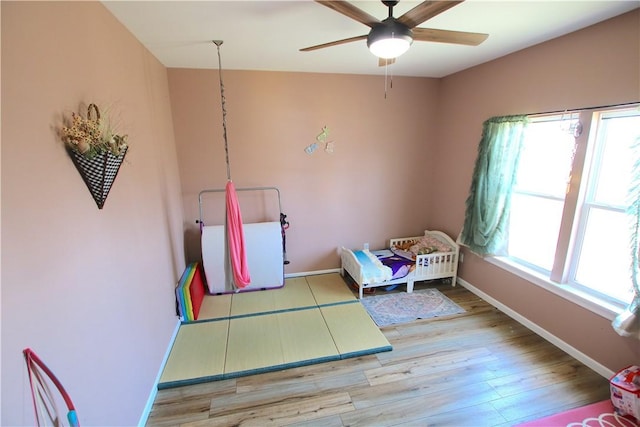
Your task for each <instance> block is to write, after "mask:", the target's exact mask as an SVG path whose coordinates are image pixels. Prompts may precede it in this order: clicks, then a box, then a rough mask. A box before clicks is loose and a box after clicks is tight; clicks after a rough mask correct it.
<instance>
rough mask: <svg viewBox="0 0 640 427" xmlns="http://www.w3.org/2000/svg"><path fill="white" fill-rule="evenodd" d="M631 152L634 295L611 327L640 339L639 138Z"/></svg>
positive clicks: (622, 333) (624, 334)
mask: <svg viewBox="0 0 640 427" xmlns="http://www.w3.org/2000/svg"><path fill="white" fill-rule="evenodd" d="M632 152H633V153H634V156H635V159H634V160H635V161H634V166H633V173H632V175H631V176H632V177H633V178H632V179H631V188H630V191H629V194H630V197H631V203H630V205H629V209H628V210H627V212H628V213H629V216H630V218H631V245H630V249H631V283H632V284H633V292H634V297H633V299H632V300H631V304H629V307H627V308H626V309H625V310H624V311H623V312H622V313H620V314H619V315H618V316H616V318H615V319H614V320H613V329H615V330H616V332H617V333H618V334H620V335H622V336H623V337H634V338H636V339H639V340H640V285H639V284H638V282H639V281H640V271H639V270H640V260H639V256H640V254H638V251H640V236H639V234H640V138H638V139H636V142H635V146H634V147H633V150H632Z"/></svg>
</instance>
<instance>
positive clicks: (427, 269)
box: [340, 230, 460, 299]
mask: <svg viewBox="0 0 640 427" xmlns="http://www.w3.org/2000/svg"><path fill="white" fill-rule="evenodd" d="M424 235H425V236H427V235H429V236H433V237H435V238H437V239H439V240H440V241H442V242H444V243H446V244H448V245H449V246H451V247H452V248H453V251H452V252H434V253H431V254H425V255H418V256H417V257H416V266H415V269H414V270H413V271H412V272H411V273H409V274H408V275H406V276H404V277H401V278H399V279H392V280H385V281H382V282H372V283H367V280H366V279H365V278H364V277H363V273H362V264H360V262H359V261H358V259H357V258H356V256H355V254H354V253H353V251H352V250H350V249H347V248H344V247H343V248H341V249H342V250H341V252H340V258H341V261H342V266H341V268H340V274H342V276H343V277H344V275H345V272H346V273H349V276H351V278H352V279H353V280H354V281H355V282H356V284H357V285H358V291H359V296H360V299H362V297H363V296H364V295H363V291H364V290H365V289H368V288H375V287H378V286H390V285H396V284H404V283H406V284H407V293H411V292H413V284H414V282H419V281H423V280H434V279H444V278H449V277H450V278H451V284H452V285H453V286H455V285H456V277H457V275H458V256H459V254H460V247H459V246H458V244H457V243H456V242H455V241H453V240H452V239H451V238H450V237H449V236H447V235H446V234H445V233H443V232H441V231H429V230H425V231H424ZM421 237H422V236H418V237H401V238H396V239H391V240H390V241H389V247H393V246H397V245H400V244H404V243H407V242H415V241H417V240H419V239H420V238H421Z"/></svg>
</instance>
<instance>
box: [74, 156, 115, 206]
mask: <svg viewBox="0 0 640 427" xmlns="http://www.w3.org/2000/svg"><path fill="white" fill-rule="evenodd" d="M67 151H68V152H69V155H70V156H71V160H73V164H74V165H76V169H78V172H80V176H82V179H83V180H84V183H85V184H86V185H87V188H88V189H89V192H91V195H92V196H93V199H94V200H95V201H96V204H97V205H98V209H102V207H103V206H104V202H105V201H106V200H107V196H108V195H109V191H110V190H111V186H112V185H113V181H115V179H116V175H118V171H119V170H120V165H122V161H123V160H124V156H125V155H126V154H127V148H125V149H124V150H123V151H122V152H121V153H120V155H119V156H116V155H114V154H112V153H110V152H104V153H101V154H98V155H96V156H95V157H93V158H91V159H88V158H86V157H84V156H83V155H82V154H79V153H77V152H76V151H74V150H72V149H67Z"/></svg>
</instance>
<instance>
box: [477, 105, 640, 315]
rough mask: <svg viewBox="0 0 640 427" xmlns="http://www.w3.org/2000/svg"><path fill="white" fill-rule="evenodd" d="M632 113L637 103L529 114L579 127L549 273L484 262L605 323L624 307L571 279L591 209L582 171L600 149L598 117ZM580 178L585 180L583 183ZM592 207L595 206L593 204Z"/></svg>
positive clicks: (503, 260) (514, 263)
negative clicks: (569, 120) (567, 118)
mask: <svg viewBox="0 0 640 427" xmlns="http://www.w3.org/2000/svg"><path fill="white" fill-rule="evenodd" d="M634 109H635V110H638V109H640V103H634V104H627V105H619V106H610V107H599V108H593V109H583V110H579V111H572V112H564V113H562V112H557V113H548V114H531V115H530V116H529V117H530V118H531V120H532V121H533V120H544V119H545V117H549V116H558V115H560V114H573V115H575V114H578V120H579V122H580V123H581V127H580V129H579V132H577V133H576V135H575V153H574V157H573V163H572V168H571V175H570V177H569V180H568V184H567V192H566V195H565V199H564V209H563V213H562V217H561V221H560V231H559V236H558V239H557V246H556V251H555V257H554V262H553V266H552V270H551V271H550V272H547V271H546V270H545V269H544V268H541V267H537V266H534V265H532V264H531V263H528V262H527V261H525V260H521V259H518V258H515V257H510V256H508V255H507V256H489V257H487V258H486V260H487V261H488V262H490V263H492V264H494V265H497V266H499V267H501V268H503V269H505V270H507V271H510V272H511V273H514V274H516V275H517V276H519V277H522V278H524V279H526V280H527V281H529V282H532V283H534V284H536V285H538V286H541V287H543V288H545V289H547V290H549V291H551V292H553V293H555V294H557V295H559V296H561V297H563V298H565V299H567V300H569V301H572V302H574V303H576V304H578V305H580V306H582V307H584V308H586V309H589V310H590V311H592V312H594V313H596V314H599V315H600V316H602V317H605V318H607V319H609V320H613V319H614V318H615V316H616V315H617V314H618V313H619V312H620V311H622V310H623V309H624V308H625V307H626V306H627V304H625V303H624V302H622V301H618V300H616V299H614V298H612V297H608V296H606V295H604V294H601V293H599V292H597V291H595V290H592V289H591V288H588V287H586V286H584V285H581V284H579V283H577V282H576V281H575V280H574V278H575V274H576V270H577V260H578V254H576V253H574V251H576V250H577V248H579V246H578V243H580V244H581V242H582V239H584V235H585V234H584V233H585V229H586V218H587V217H586V215H588V211H589V210H590V209H591V208H592V207H589V209H585V208H584V207H585V200H586V198H587V191H593V190H590V183H591V181H593V178H592V177H590V176H589V175H588V173H587V172H586V171H588V169H589V168H590V165H591V164H592V161H593V158H594V156H596V155H597V153H595V150H596V148H598V147H599V146H600V144H598V143H597V142H596V137H597V136H598V125H599V123H600V120H601V117H602V116H603V115H608V114H609V113H614V114H615V113H624V111H625V110H627V111H632V110H634ZM585 173H587V175H586V176H585ZM583 177H585V178H589V179H583ZM520 193H523V194H526V192H522V191H521V192H520ZM531 196H533V197H537V196H542V197H545V198H548V197H547V196H546V195H538V194H531ZM554 200H555V199H554ZM558 200H561V199H558ZM593 205H594V206H599V205H598V204H597V203H596V204H593ZM605 208H607V210H611V208H612V207H611V206H606V207H605ZM618 210H619V209H618Z"/></svg>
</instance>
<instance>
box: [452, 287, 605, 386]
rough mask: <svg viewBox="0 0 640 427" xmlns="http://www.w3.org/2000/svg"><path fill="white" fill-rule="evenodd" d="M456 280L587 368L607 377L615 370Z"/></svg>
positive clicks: (476, 289)
mask: <svg viewBox="0 0 640 427" xmlns="http://www.w3.org/2000/svg"><path fill="white" fill-rule="evenodd" d="M457 282H458V283H460V284H461V285H462V286H463V287H465V288H466V289H468V290H469V291H471V292H473V293H474V294H476V295H477V296H479V297H480V298H482V299H483V300H485V301H486V302H488V303H489V304H491V305H492V306H494V307H496V308H497V309H499V310H500V311H502V312H503V313H504V314H506V315H507V316H509V317H511V318H512V319H514V320H515V321H516V322H518V323H520V324H521V325H524V326H525V327H527V328H529V329H531V330H532V331H533V332H535V333H536V334H538V335H540V336H541V337H542V338H544V339H546V340H547V341H549V342H550V343H551V344H553V345H555V346H556V347H558V348H559V349H561V350H563V351H564V352H566V353H567V354H569V355H571V356H572V357H574V358H575V359H577V360H579V361H580V362H582V363H584V364H585V365H586V366H588V367H589V368H591V369H593V370H594V371H595V372H597V373H598V374H600V375H602V376H603V377H605V378H607V379H609V378H611V377H612V376H613V375H614V374H615V372H613V371H612V370H611V369H609V368H607V367H606V366H604V365H602V364H601V363H599V362H597V361H596V360H593V359H592V358H590V357H589V356H587V355H586V354H584V353H582V352H581V351H579V350H578V349H576V348H575V347H572V346H571V345H569V344H567V343H566V342H565V341H563V340H561V339H560V338H558V337H556V336H555V335H553V334H552V333H551V332H549V331H547V330H546V329H544V328H542V327H540V326H538V325H537V324H535V323H533V322H532V321H530V320H529V319H527V318H526V317H524V316H522V315H521V314H519V313H518V312H516V311H514V310H512V309H510V308H509V307H507V306H506V305H504V304H502V303H501V302H500V301H498V300H496V299H495V298H492V297H491V296H489V295H488V294H486V293H484V292H482V291H481V290H480V289H478V288H476V287H475V286H473V285H472V284H471V283H469V282H467V281H466V280H464V279H461V278H458V280H457Z"/></svg>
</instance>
